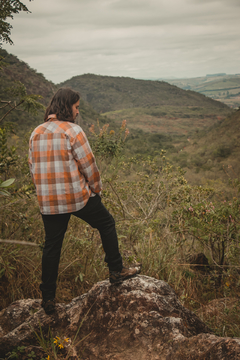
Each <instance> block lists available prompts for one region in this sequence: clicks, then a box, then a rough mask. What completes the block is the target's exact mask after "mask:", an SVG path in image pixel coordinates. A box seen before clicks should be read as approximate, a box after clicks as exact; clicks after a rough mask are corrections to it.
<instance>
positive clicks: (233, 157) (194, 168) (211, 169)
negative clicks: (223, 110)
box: [172, 110, 240, 181]
mask: <svg viewBox="0 0 240 360" xmlns="http://www.w3.org/2000/svg"><path fill="white" fill-rule="evenodd" d="M239 157H240V110H237V111H235V112H234V113H233V114H232V115H230V116H228V117H227V118H226V119H224V120H223V121H222V122H221V123H219V124H217V125H215V126H214V127H213V128H211V129H208V131H204V132H203V133H202V134H199V136H198V137H196V136H195V137H192V138H191V137H190V138H189V139H188V140H187V141H186V142H185V144H182V147H181V149H180V150H179V152H178V153H177V154H174V155H173V156H172V160H173V161H174V162H176V163H178V164H179V165H180V166H181V167H183V168H185V170H186V171H187V178H188V179H190V180H194V178H195V179H197V181H199V178H201V177H202V178H205V179H207V180H215V181H219V180H220V179H225V180H228V178H229V179H233V178H237V177H239V176H240V164H239ZM194 173H195V175H194Z"/></svg>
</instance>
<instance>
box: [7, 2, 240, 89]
mask: <svg viewBox="0 0 240 360" xmlns="http://www.w3.org/2000/svg"><path fill="white" fill-rule="evenodd" d="M239 4H240V2H239V1H238V0H212V1H211V0H201V1H200V0H148V1H147V2H146V1H145V0H144V1H143V0H88V1H86V0H68V1H65V0H51V1H49V0H41V1H40V0H35V1H33V2H31V3H29V6H28V7H29V10H31V11H32V13H31V14H26V13H21V14H19V15H16V16H15V17H14V20H13V21H12V24H13V31H12V39H13V41H14V43H15V46H13V47H10V46H4V47H5V48H6V49H7V50H8V51H10V52H12V53H13V54H16V55H17V56H18V57H19V58H20V59H21V60H24V61H26V62H28V63H29V65H30V66H32V67H34V68H36V69H37V70H38V71H39V72H42V73H43V74H44V75H45V76H46V77H47V78H48V79H50V80H52V81H54V82H60V81H63V80H66V79H67V78H70V77H71V76H74V75H78V74H83V73H88V72H93V73H97V74H102V75H115V76H117V75H119V76H132V77H139V78H141V77H143V78H147V77H155V78H158V77H164V76H165V77H166V76H175V77H188V76H189V77H190V76H191V77H192V76H200V75H204V74H206V73H214V72H228V73H236V72H239V51H240V50H239V30H240V22H239V15H240V14H239V12H240V11H239V10H240V7H239Z"/></svg>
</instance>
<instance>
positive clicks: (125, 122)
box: [121, 120, 127, 129]
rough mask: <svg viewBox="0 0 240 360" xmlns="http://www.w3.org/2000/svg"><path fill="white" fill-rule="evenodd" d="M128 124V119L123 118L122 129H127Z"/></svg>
mask: <svg viewBox="0 0 240 360" xmlns="http://www.w3.org/2000/svg"><path fill="white" fill-rule="evenodd" d="M126 125H127V120H123V122H122V126H121V129H125V127H126Z"/></svg>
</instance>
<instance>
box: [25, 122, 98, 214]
mask: <svg viewBox="0 0 240 360" xmlns="http://www.w3.org/2000/svg"><path fill="white" fill-rule="evenodd" d="M29 167H30V172H31V176H32V179H33V182H34V185H35V188H36V192H37V199H38V202H39V206H40V211H41V213H42V214H64V213H71V212H75V211H78V210H80V209H82V208H83V207H84V206H85V205H86V203H87V202H88V199H89V197H90V196H94V194H96V193H100V191H101V189H102V183H101V179H100V174H99V171H98V168H97V165H96V162H95V158H94V155H93V153H92V150H91V147H90V145H89V143H88V140H87V138H86V135H85V133H84V132H83V130H82V128H81V127H80V126H79V125H77V124H74V123H71V122H67V121H59V120H57V119H56V117H55V118H54V116H53V115H52V116H50V120H48V121H47V122H45V123H43V124H41V125H39V126H38V127H37V128H36V129H35V130H34V131H33V132H32V134H31V137H30V141H29Z"/></svg>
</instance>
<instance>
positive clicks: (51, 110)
mask: <svg viewBox="0 0 240 360" xmlns="http://www.w3.org/2000/svg"><path fill="white" fill-rule="evenodd" d="M79 99H80V95H79V93H77V92H76V91H74V90H72V89H70V88H60V89H58V91H57V92H56V94H55V95H54V96H53V98H52V100H51V102H50V104H49V105H48V107H47V108H46V111H45V116H44V121H48V117H49V115H52V114H56V116H57V119H58V120H62V121H70V122H74V119H73V114H72V106H73V104H75V103H76V102H78V100H79Z"/></svg>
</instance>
